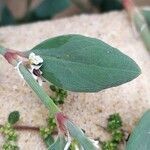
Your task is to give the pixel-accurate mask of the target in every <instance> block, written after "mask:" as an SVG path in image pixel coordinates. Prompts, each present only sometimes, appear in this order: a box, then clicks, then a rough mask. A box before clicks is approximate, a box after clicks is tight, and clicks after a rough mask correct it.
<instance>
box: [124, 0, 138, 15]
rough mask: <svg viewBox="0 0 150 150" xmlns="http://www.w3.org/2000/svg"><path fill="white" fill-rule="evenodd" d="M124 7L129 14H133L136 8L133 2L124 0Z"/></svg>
mask: <svg viewBox="0 0 150 150" xmlns="http://www.w3.org/2000/svg"><path fill="white" fill-rule="evenodd" d="M123 5H124V7H125V9H126V10H128V11H129V12H131V11H132V10H133V9H134V7H135V5H134V2H133V0H123Z"/></svg>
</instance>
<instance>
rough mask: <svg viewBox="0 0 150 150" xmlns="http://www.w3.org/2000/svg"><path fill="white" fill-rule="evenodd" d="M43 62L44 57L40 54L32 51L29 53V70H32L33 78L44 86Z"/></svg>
mask: <svg viewBox="0 0 150 150" xmlns="http://www.w3.org/2000/svg"><path fill="white" fill-rule="evenodd" d="M42 63H43V59H42V58H41V57H40V56H39V55H35V54H34V53H30V55H29V65H30V67H29V68H28V70H29V71H30V72H31V74H32V76H33V78H34V79H35V80H36V81H37V82H38V83H39V85H40V86H42V83H43V81H42V79H41V75H42V71H41V70H40V68H41V66H42Z"/></svg>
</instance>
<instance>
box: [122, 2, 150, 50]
mask: <svg viewBox="0 0 150 150" xmlns="http://www.w3.org/2000/svg"><path fill="white" fill-rule="evenodd" d="M123 4H124V7H125V9H126V11H127V12H128V14H129V16H130V18H131V19H132V20H133V22H134V24H135V26H136V29H137V31H138V32H139V33H140V35H141V38H142V40H143V42H144V44H145V46H146V48H147V49H148V50H149V51H150V30H149V28H148V25H147V22H146V20H145V18H144V16H143V15H142V13H141V12H140V10H139V9H138V8H137V7H136V6H135V4H134V2H133V0H123Z"/></svg>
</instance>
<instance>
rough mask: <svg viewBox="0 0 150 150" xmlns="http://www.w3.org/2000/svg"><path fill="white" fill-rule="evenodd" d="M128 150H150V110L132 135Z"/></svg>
mask: <svg viewBox="0 0 150 150" xmlns="http://www.w3.org/2000/svg"><path fill="white" fill-rule="evenodd" d="M126 150H150V110H148V111H147V112H146V113H144V115H143V116H142V118H141V119H140V121H139V122H138V124H137V126H136V127H135V129H134V130H133V132H132V133H131V136H130V138H129V141H128V142H127V146H126Z"/></svg>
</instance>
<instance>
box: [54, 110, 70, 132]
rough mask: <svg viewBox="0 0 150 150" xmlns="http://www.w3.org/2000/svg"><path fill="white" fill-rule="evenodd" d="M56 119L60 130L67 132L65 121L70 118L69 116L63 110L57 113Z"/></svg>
mask: <svg viewBox="0 0 150 150" xmlns="http://www.w3.org/2000/svg"><path fill="white" fill-rule="evenodd" d="M56 120H57V125H58V128H59V129H60V131H61V132H63V133H65V132H66V127H65V122H66V121H67V120H68V117H67V116H65V115H64V114H63V113H62V112H59V113H57V114H56Z"/></svg>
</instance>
